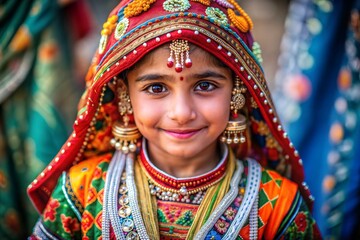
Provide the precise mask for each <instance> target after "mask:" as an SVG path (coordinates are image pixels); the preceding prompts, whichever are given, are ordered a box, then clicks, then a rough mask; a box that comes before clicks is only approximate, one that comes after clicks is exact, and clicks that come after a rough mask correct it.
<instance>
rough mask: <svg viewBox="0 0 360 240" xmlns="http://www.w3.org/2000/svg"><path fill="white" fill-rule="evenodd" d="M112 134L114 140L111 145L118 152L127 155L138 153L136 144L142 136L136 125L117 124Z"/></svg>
mask: <svg viewBox="0 0 360 240" xmlns="http://www.w3.org/2000/svg"><path fill="white" fill-rule="evenodd" d="M112 133H113V135H114V138H113V139H111V141H110V144H111V145H112V146H113V147H115V149H116V150H119V151H122V152H123V153H125V154H127V153H129V152H135V151H136V142H137V139H138V138H140V137H141V134H140V132H139V130H138V128H137V127H136V125H135V124H128V125H127V126H125V125H122V124H121V123H119V122H116V123H114V125H113V128H112Z"/></svg>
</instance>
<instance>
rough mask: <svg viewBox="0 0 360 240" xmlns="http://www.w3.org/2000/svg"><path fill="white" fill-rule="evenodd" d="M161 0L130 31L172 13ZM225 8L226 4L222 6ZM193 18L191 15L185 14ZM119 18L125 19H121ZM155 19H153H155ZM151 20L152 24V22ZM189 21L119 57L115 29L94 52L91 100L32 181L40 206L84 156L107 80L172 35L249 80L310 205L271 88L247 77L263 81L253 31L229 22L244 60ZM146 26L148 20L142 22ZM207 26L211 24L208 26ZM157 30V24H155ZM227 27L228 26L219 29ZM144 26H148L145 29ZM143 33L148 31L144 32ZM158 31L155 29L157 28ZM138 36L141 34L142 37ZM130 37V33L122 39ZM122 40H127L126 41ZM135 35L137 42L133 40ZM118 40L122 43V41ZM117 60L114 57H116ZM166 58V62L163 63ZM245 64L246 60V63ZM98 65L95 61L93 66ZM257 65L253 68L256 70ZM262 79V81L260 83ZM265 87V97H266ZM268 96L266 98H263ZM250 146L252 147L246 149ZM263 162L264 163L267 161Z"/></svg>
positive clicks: (195, 6)
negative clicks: (196, 30) (102, 48)
mask: <svg viewBox="0 0 360 240" xmlns="http://www.w3.org/2000/svg"><path fill="white" fill-rule="evenodd" d="M127 3H128V1H122V2H121V3H120V5H119V6H118V7H116V8H115V9H114V10H113V11H112V13H111V14H110V15H113V14H117V12H118V10H119V8H120V7H121V6H122V5H125V4H127ZM211 4H212V6H213V7H218V8H220V9H224V8H223V7H221V6H219V5H218V4H217V3H216V2H212V3H211ZM162 5H163V1H160V0H158V1H156V2H155V3H153V4H152V5H151V7H150V9H149V10H148V11H146V12H142V13H141V14H140V15H138V16H135V17H131V18H129V20H130V24H129V26H128V28H127V31H126V32H127V33H128V32H129V31H132V30H133V29H134V28H135V27H137V26H139V25H141V24H142V23H144V22H146V21H147V20H151V19H152V18H154V17H157V16H160V15H169V14H171V13H169V12H165V11H164V10H163V7H162ZM206 7H207V6H204V5H202V4H201V3H198V2H191V8H190V9H189V10H188V11H189V12H192V13H196V14H199V15H204V11H205V9H206ZM224 12H226V10H225V11H224ZM187 18H189V17H187ZM176 19H183V17H182V16H181V14H180V16H178V17H176ZM191 19H197V20H198V22H199V23H200V22H201V23H204V24H206V25H209V26H211V25H212V26H214V28H218V26H217V25H216V24H211V23H210V22H209V21H208V20H207V19H202V18H195V17H192V18H191ZM119 20H121V19H119ZM159 21H160V20H159ZM153 24H155V23H153ZM148 25H149V24H148ZM188 25H189V24H188V23H185V24H181V23H180V22H179V23H178V24H176V26H174V27H175V29H174V31H172V32H171V36H169V37H168V36H166V33H167V32H166V31H165V32H162V33H161V34H160V33H159V34H158V35H154V36H153V38H151V39H150V40H147V41H146V43H147V45H146V47H144V46H143V45H142V43H141V42H139V45H138V47H136V49H133V50H136V54H134V53H133V52H129V53H128V54H126V59H125V58H124V57H121V58H119V56H118V55H119V51H121V50H122V48H123V47H125V46H122V45H121V43H122V42H118V41H117V40H116V39H115V38H114V33H112V34H111V35H110V36H109V38H108V42H107V45H106V50H105V51H104V53H103V54H101V55H99V54H95V58H94V60H95V62H94V64H93V65H92V66H91V67H90V70H89V72H90V73H89V75H88V77H90V79H89V80H88V82H87V86H88V89H87V92H86V94H85V95H84V97H83V98H82V100H81V106H83V107H84V106H87V108H86V110H85V111H83V112H82V113H81V114H80V115H79V116H78V118H77V120H76V122H75V124H74V132H73V135H72V136H70V138H69V139H68V141H67V142H66V143H65V144H64V146H63V148H62V149H61V150H60V152H59V153H58V155H57V156H56V157H55V159H54V160H53V161H52V162H51V163H50V165H49V166H48V167H47V168H46V169H45V170H44V171H43V173H41V175H40V176H39V177H38V178H37V179H36V180H35V181H34V182H33V183H32V184H31V185H30V186H29V188H28V193H29V196H30V198H31V199H32V201H33V203H34V205H35V206H36V208H37V209H38V210H39V211H42V210H43V209H44V207H45V204H46V202H47V201H48V199H49V197H50V195H51V192H52V189H53V188H54V186H55V184H56V179H57V178H58V177H59V176H60V174H61V172H62V171H66V170H67V169H69V168H70V166H72V165H73V164H74V161H75V159H76V158H78V160H81V157H82V156H83V152H81V151H80V150H81V147H82V146H83V144H84V141H85V139H86V138H88V136H87V133H88V129H90V126H91V122H92V120H93V118H94V116H95V112H96V110H97V108H98V105H99V99H100V95H101V93H102V88H103V86H104V84H106V83H108V82H111V80H112V78H113V77H114V76H116V75H118V74H119V73H121V72H122V71H123V70H124V69H126V68H129V67H130V66H132V65H133V64H134V63H136V62H137V61H138V60H139V59H141V58H142V57H143V56H144V55H145V54H146V53H148V52H149V51H151V50H152V49H154V48H156V47H158V46H160V45H162V44H164V43H166V42H170V41H172V40H173V39H178V38H181V39H185V40H188V41H189V42H191V43H193V44H195V45H197V46H199V47H201V48H203V49H205V50H207V51H209V52H211V53H212V54H213V55H215V56H216V57H217V58H219V59H220V60H221V61H222V62H224V63H225V64H226V65H227V66H229V67H230V68H231V69H232V70H233V72H234V73H235V74H236V75H238V76H239V78H240V80H241V81H243V83H244V84H245V86H246V87H247V89H248V94H250V95H251V96H252V97H253V99H254V101H255V102H256V104H257V105H258V107H259V110H260V112H261V115H262V118H263V121H265V122H266V124H267V126H268V128H269V130H270V132H271V134H272V136H273V137H274V138H275V139H276V140H277V142H278V143H279V145H280V147H281V149H282V153H281V154H283V155H287V156H288V158H289V160H288V161H289V163H290V165H291V174H292V175H291V178H292V180H293V181H295V182H296V183H298V185H299V188H300V190H301V192H302V194H303V195H304V198H305V199H306V200H307V201H308V205H309V206H310V208H311V205H312V202H311V200H310V198H309V195H310V192H309V190H308V189H305V188H304V186H303V185H302V182H303V180H304V173H303V168H302V166H301V165H300V164H299V159H300V158H299V156H297V155H295V149H294V148H293V147H292V146H290V140H289V139H288V138H284V136H283V135H284V131H283V130H278V125H279V123H278V122H275V121H273V118H274V117H276V116H277V115H276V113H275V109H272V113H269V112H271V111H269V110H270V104H272V101H271V96H269V95H268V94H267V91H268V90H267V86H266V85H264V86H262V87H261V88H262V89H261V88H260V87H256V88H254V85H255V84H256V82H255V81H254V79H252V78H251V79H250V80H249V79H248V71H249V72H250V73H251V74H252V76H255V77H256V80H257V81H258V82H261V81H262V80H261V79H262V78H263V73H262V69H261V67H260V66H259V65H258V63H257V62H256V60H255V59H254V57H253V55H252V53H251V50H250V49H251V46H252V43H253V39H252V36H251V33H250V32H247V33H242V32H240V31H239V30H238V29H236V28H235V27H231V31H232V32H236V33H237V35H238V36H239V37H240V38H241V41H239V40H238V39H236V38H235V37H234V35H233V34H232V33H231V32H230V33H231V34H230V33H228V34H229V36H230V37H231V40H233V43H234V44H232V45H235V44H238V45H239V48H240V49H236V51H238V52H239V51H242V52H243V53H244V57H243V58H244V59H243V60H244V61H243V62H241V61H239V62H236V61H235V59H234V57H229V55H228V53H227V51H225V50H224V49H223V50H218V49H217V47H218V44H217V43H216V42H215V41H211V42H210V43H209V42H207V39H208V37H207V36H205V35H203V34H199V35H194V31H192V30H189V29H185V28H186V26H188ZM144 28H146V26H145V27H144ZM177 29H181V33H178V32H177ZM207 30H211V28H210V29H207ZM137 31H143V29H140V30H137ZM153 31H154V32H156V31H155V30H153ZM221 31H225V30H221ZM143 32H145V31H143ZM140 33H141V34H144V33H142V32H140ZM156 33H157V32H156ZM155 37H159V38H160V39H161V41H156V39H155ZM217 37H218V38H222V39H223V41H224V42H226V41H227V40H226V39H224V38H225V37H226V36H220V35H218V36H217ZM139 39H140V40H139ZM124 40H126V38H125V39H124ZM124 40H123V41H124ZM135 41H141V38H140V37H139V38H138V39H137V40H135ZM135 41H134V42H135ZM119 45H120V47H119ZM118 58H119V60H117V62H116V61H115V60H114V59H118ZM165 64H166V63H165ZM242 64H243V65H242ZM94 66H97V68H96V69H95V68H94ZM241 66H244V67H245V69H246V71H241V70H240V67H241ZM252 69H253V70H252ZM94 76H96V77H97V80H96V81H94V82H90V81H92V79H94ZM260 84H262V83H258V85H259V86H260ZM264 93H265V95H266V96H265V97H264ZM265 99H266V101H267V102H266V103H265V101H264V100H265ZM254 149H256V146H254V147H253V149H252V150H253V151H254ZM246 152H248V151H246ZM258 152H259V153H261V154H262V155H261V156H260V157H261V158H263V160H261V161H264V162H266V161H267V159H264V155H265V151H264V150H263V149H259V151H258ZM274 155H275V154H274V153H271V156H274ZM263 165H266V164H264V163H263Z"/></svg>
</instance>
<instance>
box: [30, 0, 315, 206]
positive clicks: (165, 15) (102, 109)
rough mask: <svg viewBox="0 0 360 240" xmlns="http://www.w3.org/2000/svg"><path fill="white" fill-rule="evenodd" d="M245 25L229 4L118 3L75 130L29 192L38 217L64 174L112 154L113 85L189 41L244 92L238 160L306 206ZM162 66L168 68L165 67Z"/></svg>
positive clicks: (200, 0)
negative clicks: (292, 189) (289, 189)
mask: <svg viewBox="0 0 360 240" xmlns="http://www.w3.org/2000/svg"><path fill="white" fill-rule="evenodd" d="M251 28H252V22H251V19H250V18H249V17H248V15H247V14H246V13H245V12H244V11H243V10H242V9H241V8H240V6H239V5H238V4H237V3H236V2H235V0H230V1H227V0H216V1H212V0H196V1H189V0H181V1H179V0H177V1H175V0H166V1H164V0H133V1H131V2H129V1H127V0H126V1H122V2H121V3H120V4H119V5H118V6H117V7H116V8H115V9H114V10H113V11H112V12H111V13H110V15H109V18H108V20H107V22H106V23H105V24H104V28H103V31H102V32H101V34H102V37H101V40H100V44H99V49H98V52H97V53H96V54H95V57H94V59H93V64H92V66H91V67H90V69H89V73H88V76H87V90H86V91H85V93H84V95H83V98H82V100H81V101H80V104H79V106H80V108H79V109H80V110H79V114H78V117H77V119H76V121H75V124H74V131H73V133H72V135H71V136H70V137H69V139H68V140H67V142H66V143H65V144H64V146H63V147H62V149H61V150H60V152H59V153H58V154H57V156H56V157H55V158H54V160H53V161H52V162H51V163H50V164H49V165H48V167H47V168H46V169H45V170H44V171H43V172H42V173H41V174H40V175H39V177H37V178H36V179H35V180H34V181H33V182H32V183H31V185H30V186H29V188H28V193H29V196H30V198H31V199H32V201H33V203H34V205H35V206H36V208H37V209H38V210H39V211H42V210H43V209H44V207H45V205H46V203H47V201H48V199H49V197H50V195H51V192H52V190H53V188H54V187H55V185H56V182H57V178H58V177H59V176H60V174H61V172H62V171H66V170H68V169H69V168H70V167H71V166H72V165H73V164H76V163H77V162H79V161H82V160H83V159H86V158H87V157H89V156H91V155H93V154H98V153H100V152H101V153H105V152H113V151H114V149H112V148H111V145H110V144H109V140H110V139H111V137H112V133H111V125H112V123H113V122H114V121H117V120H119V118H120V114H119V113H118V111H117V101H116V98H114V97H113V95H114V92H115V91H114V89H113V85H112V83H111V82H112V80H113V78H114V77H116V76H117V75H119V74H120V73H121V72H122V71H124V70H126V69H128V68H129V67H131V66H132V65H133V64H135V63H136V62H137V61H139V60H140V59H141V58H142V57H143V56H144V55H145V54H146V53H148V52H150V51H151V50H153V49H154V48H156V47H158V46H160V45H163V44H164V43H167V42H171V41H172V40H174V39H183V40H188V41H189V42H191V43H192V44H194V45H197V46H199V47H201V48H203V49H204V50H206V51H208V52H210V53H211V54H213V55H214V56H215V57H216V58H218V59H219V60H221V61H222V62H223V63H225V64H226V65H227V66H228V67H229V68H231V69H232V71H233V72H234V73H235V74H236V75H237V76H239V78H240V80H241V81H242V82H243V83H244V85H245V86H246V88H247V92H246V99H247V105H246V107H247V112H248V116H249V119H248V121H249V129H248V137H249V138H250V139H251V140H249V141H247V142H248V144H247V146H245V147H244V146H242V147H240V146H239V145H238V146H234V148H235V151H236V152H237V154H238V156H239V157H245V156H250V157H252V158H254V159H256V160H258V161H259V162H260V163H261V165H263V166H264V167H269V168H273V169H275V170H277V171H278V172H280V173H281V174H283V175H286V176H287V177H289V178H290V179H292V180H293V181H295V182H296V183H298V184H299V187H300V191H301V193H302V194H303V196H304V198H305V200H306V201H307V203H308V205H309V207H310V208H311V207H312V201H313V200H312V197H311V195H310V192H309V190H308V188H307V186H306V184H305V183H303V181H304V173H303V167H302V162H301V159H300V157H299V155H298V152H297V151H296V150H295V148H294V146H293V144H292V143H291V141H290V139H289V138H288V137H287V134H286V132H284V129H283V128H282V125H281V123H280V121H279V119H278V117H277V114H276V111H275V107H274V104H273V102H272V100H271V96H270V93H269V91H268V87H267V84H266V81H265V78H264V74H263V71H262V68H261V66H260V64H259V62H258V60H257V56H256V55H255V54H254V53H256V51H254V52H253V47H254V46H255V45H256V44H254V42H253V39H252V35H251V33H250V30H251ZM164 64H166V63H164Z"/></svg>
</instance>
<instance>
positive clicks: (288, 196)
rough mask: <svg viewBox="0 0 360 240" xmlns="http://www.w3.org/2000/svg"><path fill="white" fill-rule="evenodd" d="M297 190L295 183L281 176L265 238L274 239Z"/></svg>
mask: <svg viewBox="0 0 360 240" xmlns="http://www.w3.org/2000/svg"><path fill="white" fill-rule="evenodd" d="M297 191H298V186H297V185H296V184H295V183H293V182H291V181H290V180H288V179H286V178H283V181H282V184H281V188H280V195H279V198H278V200H277V202H276V204H275V207H274V210H273V212H272V214H271V215H270V218H269V222H268V224H267V226H266V230H265V233H264V234H265V235H264V238H265V239H274V237H275V235H276V233H277V231H278V229H279V227H280V225H281V223H282V221H283V219H284V217H285V216H286V214H287V213H288V212H289V209H290V208H291V206H292V205H291V204H292V202H293V201H294V198H295V196H296V193H297Z"/></svg>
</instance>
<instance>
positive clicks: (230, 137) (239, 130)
mask: <svg viewBox="0 0 360 240" xmlns="http://www.w3.org/2000/svg"><path fill="white" fill-rule="evenodd" d="M245 129H246V118H245V116H244V115H242V114H238V117H237V118H236V119H235V120H230V121H229V122H228V124H227V126H226V129H225V131H224V133H223V136H222V137H221V138H220V141H222V142H224V143H226V144H232V143H235V144H237V143H245V141H246V138H245V137H244V135H243V132H244V131H245ZM239 136H240V138H239Z"/></svg>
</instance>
